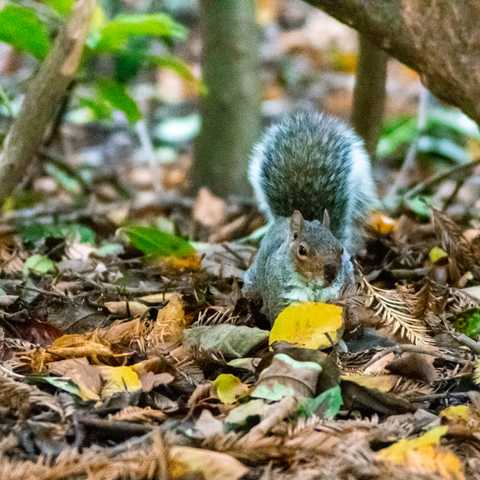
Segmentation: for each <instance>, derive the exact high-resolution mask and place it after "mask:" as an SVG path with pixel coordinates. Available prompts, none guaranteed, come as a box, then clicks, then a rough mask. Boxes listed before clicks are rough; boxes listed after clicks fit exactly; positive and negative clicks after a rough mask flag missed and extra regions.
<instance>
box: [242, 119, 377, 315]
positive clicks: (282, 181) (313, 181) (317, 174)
mask: <svg viewBox="0 0 480 480" xmlns="http://www.w3.org/2000/svg"><path fill="white" fill-rule="evenodd" d="M249 179H250V183H251V184H252V186H253V190H254V192H255V196H256V197H257V201H258V203H259V207H260V210H261V211H262V212H263V213H264V214H265V215H266V217H267V219H268V221H269V228H268V230H267V232H266V234H265V236H264V238H263V239H262V241H261V244H260V248H259V251H258V253H257V255H256V257H255V260H254V262H253V264H252V265H251V267H250V268H249V269H248V270H247V272H246V274H245V278H244V287H243V291H244V293H245V295H246V296H247V297H250V298H252V297H253V298H258V297H260V298H261V299H262V300H263V306H262V311H263V313H265V315H266V316H267V318H268V319H269V321H270V322H273V320H274V319H275V318H276V316H277V315H278V313H280V311H281V310H283V309H284V308H285V307H286V306H287V305H289V304H290V303H294V302H305V301H316V302H326V301H329V300H336V299H339V298H340V297H341V296H342V294H343V293H344V291H345V290H347V289H348V288H349V287H351V286H353V284H354V274H353V265H352V260H351V255H353V254H355V253H356V252H357V251H358V249H359V247H360V246H361V245H362V241H361V228H362V223H363V222H364V220H365V218H366V216H367V215H368V213H369V211H370V210H372V209H373V208H375V207H376V206H377V205H378V200H377V194H376V189H375V185H374V182H373V177H372V172H371V166H370V160H369V158H368V155H367V153H366V151H365V150H364V147H363V142H362V140H361V139H360V138H359V137H358V136H357V135H356V134H355V133H354V131H353V130H352V129H351V128H350V127H349V126H348V125H347V124H346V123H344V122H343V121H341V120H339V119H337V118H334V117H331V116H329V115H326V114H324V113H317V112H313V111H306V112H299V113H295V114H293V115H289V116H286V117H285V118H284V119H283V120H282V121H280V122H279V123H277V124H275V125H273V126H271V127H270V128H268V129H267V130H266V132H265V133H264V135H263V138H262V139H261V140H260V141H259V143H258V144H257V145H256V146H255V148H254V151H253V154H252V157H251V159H250V164H249Z"/></svg>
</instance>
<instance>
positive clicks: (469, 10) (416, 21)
mask: <svg viewBox="0 0 480 480" xmlns="http://www.w3.org/2000/svg"><path fill="white" fill-rule="evenodd" d="M306 1H307V2H308V3H310V4H311V5H313V6H315V7H318V8H321V9H322V10H324V11H325V12H327V13H328V14H330V15H332V16H333V17H335V18H336V19H337V20H340V21H341V22H343V23H346V24H347V25H350V26H351V27H353V28H355V29H356V30H359V31H360V32H361V33H363V34H364V35H365V36H366V37H368V38H369V39H370V40H371V42H372V43H374V44H376V45H377V46H378V47H379V48H382V49H383V50H385V51H386V52H388V53H389V54H390V55H391V56H393V57H395V58H397V59H398V60H400V61H401V62H403V63H405V64H406V65H408V66H410V67H412V68H413V69H414V70H416V71H418V72H419V74H420V76H421V79H422V82H423V83H424V84H425V85H426V86H427V87H428V89H429V90H430V91H431V92H432V93H434V94H435V95H436V96H437V97H439V98H441V99H442V100H445V101H447V102H450V103H452V104H453V105H456V106H457V107H459V108H460V109H462V110H463V111H464V112H465V113H466V114H467V115H469V116H471V117H472V118H473V119H474V120H476V121H477V122H480V102H479V101H478V99H479V98H480V29H479V27H478V24H479V18H480V2H479V1H478V0H464V1H461V2H459V1H449V0H384V1H380V0H371V1H366V0H342V1H339V0H306ZM319 34H320V33H319Z"/></svg>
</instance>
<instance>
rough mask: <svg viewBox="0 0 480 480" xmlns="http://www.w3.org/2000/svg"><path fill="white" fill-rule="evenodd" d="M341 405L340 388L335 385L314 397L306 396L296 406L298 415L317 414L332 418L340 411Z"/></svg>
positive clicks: (308, 415)
mask: <svg viewBox="0 0 480 480" xmlns="http://www.w3.org/2000/svg"><path fill="white" fill-rule="evenodd" d="M342 405H343V399H342V390H341V388H340V387H339V386H338V385H336V386H335V387H333V388H329V389H328V390H325V391H324V392H323V393H321V394H320V395H318V396H317V397H315V398H306V399H305V400H304V401H303V402H302V403H301V404H300V405H299V407H298V415H299V416H301V417H311V416H312V415H317V416H320V417H322V418H327V419H332V418H334V417H335V415H337V413H338V412H339V411H340V409H341V408H342Z"/></svg>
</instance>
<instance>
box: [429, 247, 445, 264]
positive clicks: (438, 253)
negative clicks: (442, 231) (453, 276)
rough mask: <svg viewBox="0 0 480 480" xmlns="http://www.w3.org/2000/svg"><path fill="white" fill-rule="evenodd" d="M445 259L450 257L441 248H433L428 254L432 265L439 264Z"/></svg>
mask: <svg viewBox="0 0 480 480" xmlns="http://www.w3.org/2000/svg"><path fill="white" fill-rule="evenodd" d="M445 257H448V253H447V252H446V251H445V250H442V249H441V248H440V247H433V248H432V249H431V250H430V252H429V254H428V258H429V259H430V261H431V262H432V263H437V262H438V261H439V260H440V259H442V258H445Z"/></svg>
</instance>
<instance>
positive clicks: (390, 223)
mask: <svg viewBox="0 0 480 480" xmlns="http://www.w3.org/2000/svg"><path fill="white" fill-rule="evenodd" d="M368 224H369V225H370V227H371V228H372V229H373V230H375V231H376V232H377V233H379V234H380V235H388V234H389V233H392V232H393V230H394V229H395V226H396V225H397V221H396V220H395V219H393V218H391V217H389V216H388V215H385V214H384V213H381V212H375V213H373V214H372V215H370V218H369V219H368Z"/></svg>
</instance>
